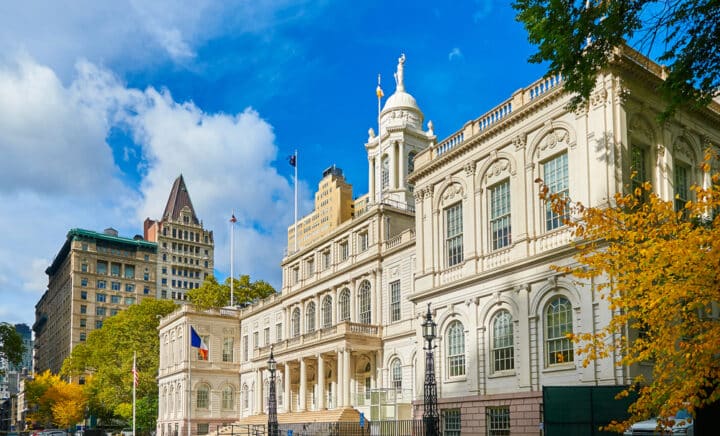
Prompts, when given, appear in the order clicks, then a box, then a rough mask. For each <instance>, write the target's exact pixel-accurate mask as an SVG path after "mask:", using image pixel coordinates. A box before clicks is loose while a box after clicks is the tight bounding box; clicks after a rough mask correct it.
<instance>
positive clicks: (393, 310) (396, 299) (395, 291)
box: [390, 280, 400, 322]
mask: <svg viewBox="0 0 720 436" xmlns="http://www.w3.org/2000/svg"><path fill="white" fill-rule="evenodd" d="M395 321H400V280H395V281H394V282H392V283H390V322H395Z"/></svg>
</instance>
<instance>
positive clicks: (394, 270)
mask: <svg viewBox="0 0 720 436" xmlns="http://www.w3.org/2000/svg"><path fill="white" fill-rule="evenodd" d="M399 274H400V268H399V267H397V266H395V267H393V268H392V269H391V270H390V277H397V276H398V275H399Z"/></svg>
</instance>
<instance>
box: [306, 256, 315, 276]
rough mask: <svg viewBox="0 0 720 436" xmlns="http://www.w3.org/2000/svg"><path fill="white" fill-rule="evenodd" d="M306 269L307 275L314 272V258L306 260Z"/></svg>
mask: <svg viewBox="0 0 720 436" xmlns="http://www.w3.org/2000/svg"><path fill="white" fill-rule="evenodd" d="M307 271H308V276H312V275H313V274H315V259H313V258H312V257H311V258H309V259H308V260H307Z"/></svg>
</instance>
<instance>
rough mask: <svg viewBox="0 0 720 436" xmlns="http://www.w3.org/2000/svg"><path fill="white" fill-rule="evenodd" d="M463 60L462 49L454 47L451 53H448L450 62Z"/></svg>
mask: <svg viewBox="0 0 720 436" xmlns="http://www.w3.org/2000/svg"><path fill="white" fill-rule="evenodd" d="M462 58H463V54H462V51H460V48H458V47H453V49H452V50H450V53H448V60H449V61H453V60H456V59H462Z"/></svg>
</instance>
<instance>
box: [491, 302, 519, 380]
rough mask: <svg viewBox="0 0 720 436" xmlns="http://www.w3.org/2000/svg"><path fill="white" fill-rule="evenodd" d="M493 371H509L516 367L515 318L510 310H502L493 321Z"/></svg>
mask: <svg viewBox="0 0 720 436" xmlns="http://www.w3.org/2000/svg"><path fill="white" fill-rule="evenodd" d="M492 335H493V337H492V362H493V371H494V372H499V371H508V370H511V369H514V368H515V355H514V354H515V353H514V345H515V344H514V342H513V319H512V315H510V312H508V311H507V310H502V311H500V313H498V314H497V315H495V318H494V319H493V322H492Z"/></svg>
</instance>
